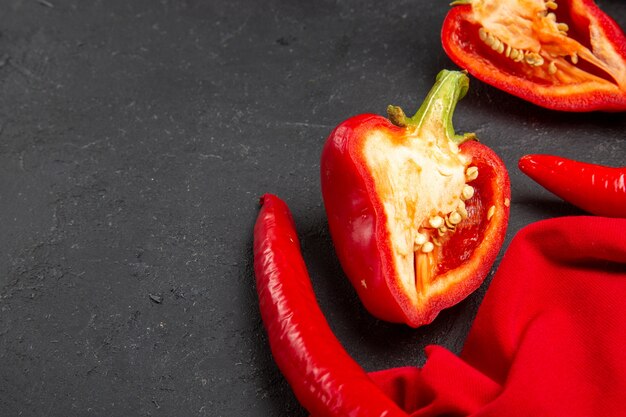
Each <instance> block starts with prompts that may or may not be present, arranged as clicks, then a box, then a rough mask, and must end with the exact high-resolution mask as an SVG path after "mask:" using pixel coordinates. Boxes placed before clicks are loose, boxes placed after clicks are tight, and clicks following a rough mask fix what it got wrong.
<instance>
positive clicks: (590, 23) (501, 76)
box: [441, 0, 626, 112]
mask: <svg viewBox="0 0 626 417" xmlns="http://www.w3.org/2000/svg"><path fill="white" fill-rule="evenodd" d="M557 3H558V4H557ZM452 4H453V5H456V7H454V8H453V9H452V10H450V12H449V13H448V15H447V16H446V18H445V20H444V23H443V29H442V33H441V38H442V43H443V48H444V50H445V51H446V53H447V54H448V56H449V57H450V58H451V59H452V60H453V61H454V62H455V63H456V64H457V65H459V66H460V67H461V68H465V69H467V71H469V72H470V73H471V74H472V75H474V76H475V77H476V78H478V79H480V80H482V81H484V82H486V83H487V84H490V85H492V86H494V87H496V88H499V89H501V90H503V91H506V92H508V93H510V94H513V95H515V96H517V97H520V98H522V99H525V100H528V101H530V102H532V103H535V104H537V105H539V106H543V107H547V108H550V109H555V110H565V111H575V112H576V111H578V112H581V111H592V110H605V111H622V110H626V36H624V33H623V32H622V30H621V29H620V27H619V25H618V24H617V23H616V22H615V21H614V20H612V19H611V18H610V17H609V16H608V15H606V14H605V13H604V12H602V10H600V9H599V8H598V6H596V4H595V3H594V2H593V1H592V0H545V1H544V0H457V1H455V2H453V3H452Z"/></svg>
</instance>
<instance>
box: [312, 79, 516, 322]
mask: <svg viewBox="0 0 626 417" xmlns="http://www.w3.org/2000/svg"><path fill="white" fill-rule="evenodd" d="M467 88H468V78H467V76H466V75H465V74H463V73H461V72H456V71H442V72H441V73H440V74H439V75H438V77H437V83H436V84H435V86H434V87H433V89H432V90H431V92H430V93H429V95H428V97H427V98H426V101H425V102H424V104H423V105H422V107H421V108H420V110H419V111H418V112H417V113H416V115H415V116H413V117H412V118H408V117H406V116H404V114H403V113H402V112H401V111H400V110H399V109H398V108H397V107H393V106H390V108H389V109H388V110H389V113H390V117H391V119H393V120H394V123H395V124H394V123H392V121H391V120H390V119H388V118H385V117H381V116H378V115H373V114H363V115H359V116H355V117H352V118H350V119H348V120H346V121H344V122H343V123H341V124H340V125H339V126H337V127H336V128H335V130H334V131H333V132H332V133H331V135H330V136H329V138H328V139H327V141H326V143H325V145H324V148H323V151H322V158H321V186H322V195H323V199H324V205H325V208H326V213H327V217H328V223H329V229H330V233H331V237H332V240H333V243H334V246H335V251H336V253H337V256H338V258H339V260H340V262H341V265H342V267H343V270H344V271H345V273H346V275H347V277H348V278H349V279H350V281H351V283H352V285H353V287H354V288H355V289H356V291H357V294H358V296H359V297H360V299H361V301H362V302H363V304H364V306H365V307H366V309H367V310H368V311H369V312H370V313H371V314H373V315H374V316H376V317H378V318H380V319H383V320H386V321H390V322H398V323H406V324H408V325H409V326H411V327H418V326H421V325H424V324H428V323H430V322H432V320H434V318H435V317H436V316H437V314H438V313H439V312H440V311H441V310H442V309H444V308H447V307H450V306H452V305H454V304H456V303H458V302H460V301H461V300H463V299H464V298H465V297H467V296H468V295H469V294H470V293H471V292H473V291H474V290H476V288H478V287H479V286H480V284H481V283H482V282H483V280H484V278H485V277H486V275H487V274H488V272H489V270H490V268H491V266H492V264H493V262H494V261H495V259H496V256H497V254H498V252H499V250H500V247H501V245H502V242H503V240H504V236H505V232H506V226H507V222H508V216H509V204H510V184H509V178H508V174H507V171H506V168H505V166H504V164H503V163H502V161H501V160H500V158H498V156H497V155H496V154H495V153H494V152H493V151H492V150H491V149H490V148H488V147H487V146H485V145H482V144H481V143H479V142H478V141H476V140H473V139H474V136H473V135H471V134H466V135H463V136H459V135H456V134H454V130H453V128H452V124H451V119H452V113H453V109H454V107H455V105H456V103H457V101H458V100H459V99H460V98H461V97H463V95H464V94H465V93H466V91H467ZM422 137H427V138H429V140H431V139H432V140H433V143H434V145H433V143H430V142H429V144H428V145H426V146H425V148H424V149H430V148H434V149H439V148H440V146H441V147H446V146H450V147H451V148H452V149H454V148H455V147H456V148H457V149H456V150H457V151H458V153H459V155H460V156H461V158H463V159H465V160H466V161H471V162H470V163H469V165H470V166H474V167H476V168H477V170H478V177H477V178H476V179H474V180H473V181H472V182H471V184H472V187H473V190H474V195H473V196H472V198H470V199H467V200H466V201H465V202H464V204H465V207H466V209H467V213H466V214H467V217H466V218H464V219H463V221H462V222H461V223H459V224H458V226H457V227H456V229H455V230H454V231H448V232H447V233H445V234H444V236H443V237H440V236H439V235H438V231H435V230H434V229H424V228H423V227H422V223H421V221H422V220H423V221H424V222H426V223H428V222H430V220H429V219H421V218H417V217H415V211H416V210H417V209H416V207H418V206H419V204H420V202H421V201H427V200H428V199H429V196H428V195H426V194H428V193H422V194H420V193H419V191H418V190H431V189H430V188H429V187H431V186H430V185H429V183H431V182H432V183H435V182H436V180H438V179H440V178H439V177H437V176H436V175H438V174H436V173H435V174H433V173H432V172H428V173H427V171H433V165H432V164H431V165H430V167H429V165H428V161H427V160H426V159H424V163H423V164H422V165H423V167H422V166H417V165H416V166H415V167H413V165H414V164H413V163H412V162H411V158H414V157H415V158H418V157H421V156H420V155H417V154H416V155H412V156H411V158H408V159H407V160H402V161H400V160H398V161H394V160H393V158H391V162H390V163H389V164H379V165H378V166H377V167H375V168H373V167H372V163H371V159H372V158H373V157H372V154H381V155H383V154H385V152H386V153H387V154H396V153H397V154H398V155H403V154H406V153H407V152H408V151H407V150H406V148H407V146H408V144H410V143H418V142H419V141H421V140H422V139H421V138H422ZM377 142H385V143H388V144H390V145H389V149H386V150H383V149H380V150H378V149H377V148H376V145H375V144H376V143H377ZM451 143H452V144H451ZM371 144H374V145H371ZM371 146H374V149H375V150H376V152H373V153H371V152H370V153H369V154H368V147H371ZM399 158H400V157H399ZM403 165H407V166H408V168H407V171H402V170H399V171H398V170H397V169H396V167H397V166H403ZM434 166H435V168H434V170H435V171H437V170H439V169H440V167H439V166H438V165H437V164H436V163H434ZM409 168H410V169H409ZM412 170H413V171H415V170H417V171H419V172H420V174H419V175H415V174H413V171H412ZM444 171H445V170H444ZM444 173H445V172H444ZM426 174H428V175H426ZM406 178H412V179H411V180H407V181H409V182H410V184H408V185H407V186H406V187H404V188H402V187H396V188H395V189H393V183H394V182H398V181H403V179H406ZM387 183H389V184H391V185H390V186H389V188H391V190H389V189H388V184H387ZM424 183H426V184H424ZM432 188H433V189H432V190H431V191H433V192H437V189H438V188H439V187H435V186H432ZM398 200H406V201H409V202H410V204H409V203H407V204H406V207H404V206H403V204H402V201H398ZM389 206H393V207H396V206H397V207H398V208H397V209H394V210H391V211H390V209H389V208H388V207H389ZM437 210H438V207H437V206H434V207H429V208H427V210H426V211H427V213H426V214H427V216H429V215H431V214H437ZM411 216H413V217H415V218H411ZM434 217H436V216H434ZM405 229H406V230H405ZM416 229H419V230H416ZM397 230H400V232H397ZM424 230H426V232H424V233H428V234H429V236H431V239H432V241H433V242H438V243H439V244H440V245H441V246H435V245H432V246H433V247H434V250H433V251H432V252H430V253H428V254H426V255H427V256H431V255H434V257H433V258H428V259H427V261H428V262H426V264H427V265H429V267H428V268H427V271H426V273H424V274H421V273H417V272H415V270H417V271H421V267H417V264H420V265H422V263H420V262H421V261H420V260H423V259H424V253H423V252H424V250H423V249H418V250H416V251H415V252H411V251H412V250H413V249H411V246H410V243H409V247H408V249H407V251H408V252H410V253H408V254H407V255H406V257H407V263H409V264H411V263H415V265H416V267H415V270H414V271H408V270H404V269H402V262H399V261H398V259H401V260H403V259H404V258H403V256H404V255H398V253H399V252H402V250H403V249H399V247H400V246H402V245H403V243H402V242H403V241H404V240H407V241H411V240H412V239H413V238H414V237H416V236H418V234H420V235H421V234H424V233H422V232H423V231H424ZM439 239H441V240H440V241H439ZM400 241H402V242H400ZM398 242H400V243H398ZM399 245H400V246H399ZM421 248H424V246H421ZM428 249H431V248H428ZM435 254H436V255H435ZM399 256H400V258H399Z"/></svg>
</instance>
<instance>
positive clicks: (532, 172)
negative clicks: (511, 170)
mask: <svg viewBox="0 0 626 417" xmlns="http://www.w3.org/2000/svg"><path fill="white" fill-rule="evenodd" d="M519 168H520V170H521V171H522V172H523V173H524V174H526V175H528V176H529V177H530V178H532V179H533V180H535V181H536V182H537V183H538V184H539V185H541V186H542V187H544V188H546V189H547V190H548V191H551V192H552V193H554V194H556V195H557V196H559V197H561V198H562V199H563V200H565V201H568V202H569V203H571V204H573V205H575V206H577V207H579V208H581V209H583V210H585V211H588V212H589V213H592V214H595V215H598V216H607V217H626V167H622V168H614V167H608V166H603V165H596V164H591V163H587V162H580V161H574V160H571V159H567V158H563V157H560V156H553V155H526V156H523V157H522V158H520V160H519Z"/></svg>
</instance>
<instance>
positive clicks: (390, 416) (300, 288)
mask: <svg viewBox="0 0 626 417" xmlns="http://www.w3.org/2000/svg"><path fill="white" fill-rule="evenodd" d="M261 204H262V207H261V211H260V213H259V216H258V218H257V222H256V224H255V226H254V270H255V274H256V285H257V292H258V296H259V304H260V309H261V317H262V318H263V323H264V325H265V329H266V331H267V335H268V338H269V343H270V348H271V350H272V354H273V356H274V360H275V361H276V363H277V365H278V367H279V368H280V370H281V372H282V373H283V375H284V376H285V378H286V379H287V381H288V382H289V384H290V385H291V388H292V389H293V392H294V394H295V395H296V397H297V399H298V400H299V401H300V403H301V404H302V405H303V406H304V407H305V408H306V409H307V410H308V411H309V412H310V413H312V415H314V416H318V417H322V416H354V417H370V416H371V417H380V416H386V417H407V414H406V413H405V412H403V411H402V410H401V409H400V408H399V407H398V406H397V405H396V404H395V403H394V402H393V401H392V400H391V399H390V398H389V397H387V396H386V395H385V394H384V393H383V392H382V391H381V390H380V389H379V388H378V387H377V386H376V385H375V384H374V383H373V382H372V381H371V380H370V378H369V377H368V376H367V374H366V373H365V372H364V371H363V369H362V368H361V367H360V366H359V365H358V364H357V363H356V362H355V361H354V360H353V359H352V358H351V357H350V356H349V355H348V354H347V353H346V351H345V350H344V349H343V347H342V346H341V344H340V343H339V341H338V340H337V339H336V337H335V336H334V334H333V332H332V330H331V329H330V327H329V326H328V323H327V322H326V320H325V318H324V315H323V313H322V312H321V310H320V309H319V306H318V305H317V302H316V300H315V294H314V293H313V288H312V286H311V282H310V279H309V275H308V273H307V270H306V266H305V264H304V260H303V259H302V255H301V253H300V244H299V243H298V236H297V235H296V231H295V227H294V223H293V219H292V217H291V214H290V212H289V209H288V207H287V205H286V204H285V203H284V202H283V201H282V200H280V199H279V198H278V197H276V196H274V195H271V194H266V195H264V196H263V197H262V198H261Z"/></svg>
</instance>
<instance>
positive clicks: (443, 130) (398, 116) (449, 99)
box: [387, 70, 475, 144]
mask: <svg viewBox="0 0 626 417" xmlns="http://www.w3.org/2000/svg"><path fill="white" fill-rule="evenodd" d="M468 89H469V78H468V76H467V75H466V74H465V72H461V71H448V70H443V71H441V72H440V73H439V74H437V79H436V82H435V85H434V86H433V88H432V89H431V90H430V92H429V93H428V95H427V96H426V99H425V100H424V103H422V105H421V107H420V108H419V110H418V111H417V113H415V115H414V116H413V117H406V116H405V115H404V112H403V111H402V110H401V109H400V108H399V107H397V106H389V107H388V108H387V113H388V115H389V119H390V120H391V122H392V123H394V124H396V125H398V126H414V128H415V129H416V133H417V134H418V135H419V133H420V132H424V131H428V132H430V133H431V134H434V135H435V136H436V137H445V138H446V139H448V140H450V141H452V142H455V143H457V144H460V143H462V142H464V141H466V140H470V139H475V135H473V134H465V135H457V134H456V133H455V132H454V127H453V125H452V115H453V114H454V109H455V108H456V104H457V103H458V102H459V100H460V99H462V98H463V97H464V96H465V94H466V93H467V90H468Z"/></svg>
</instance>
